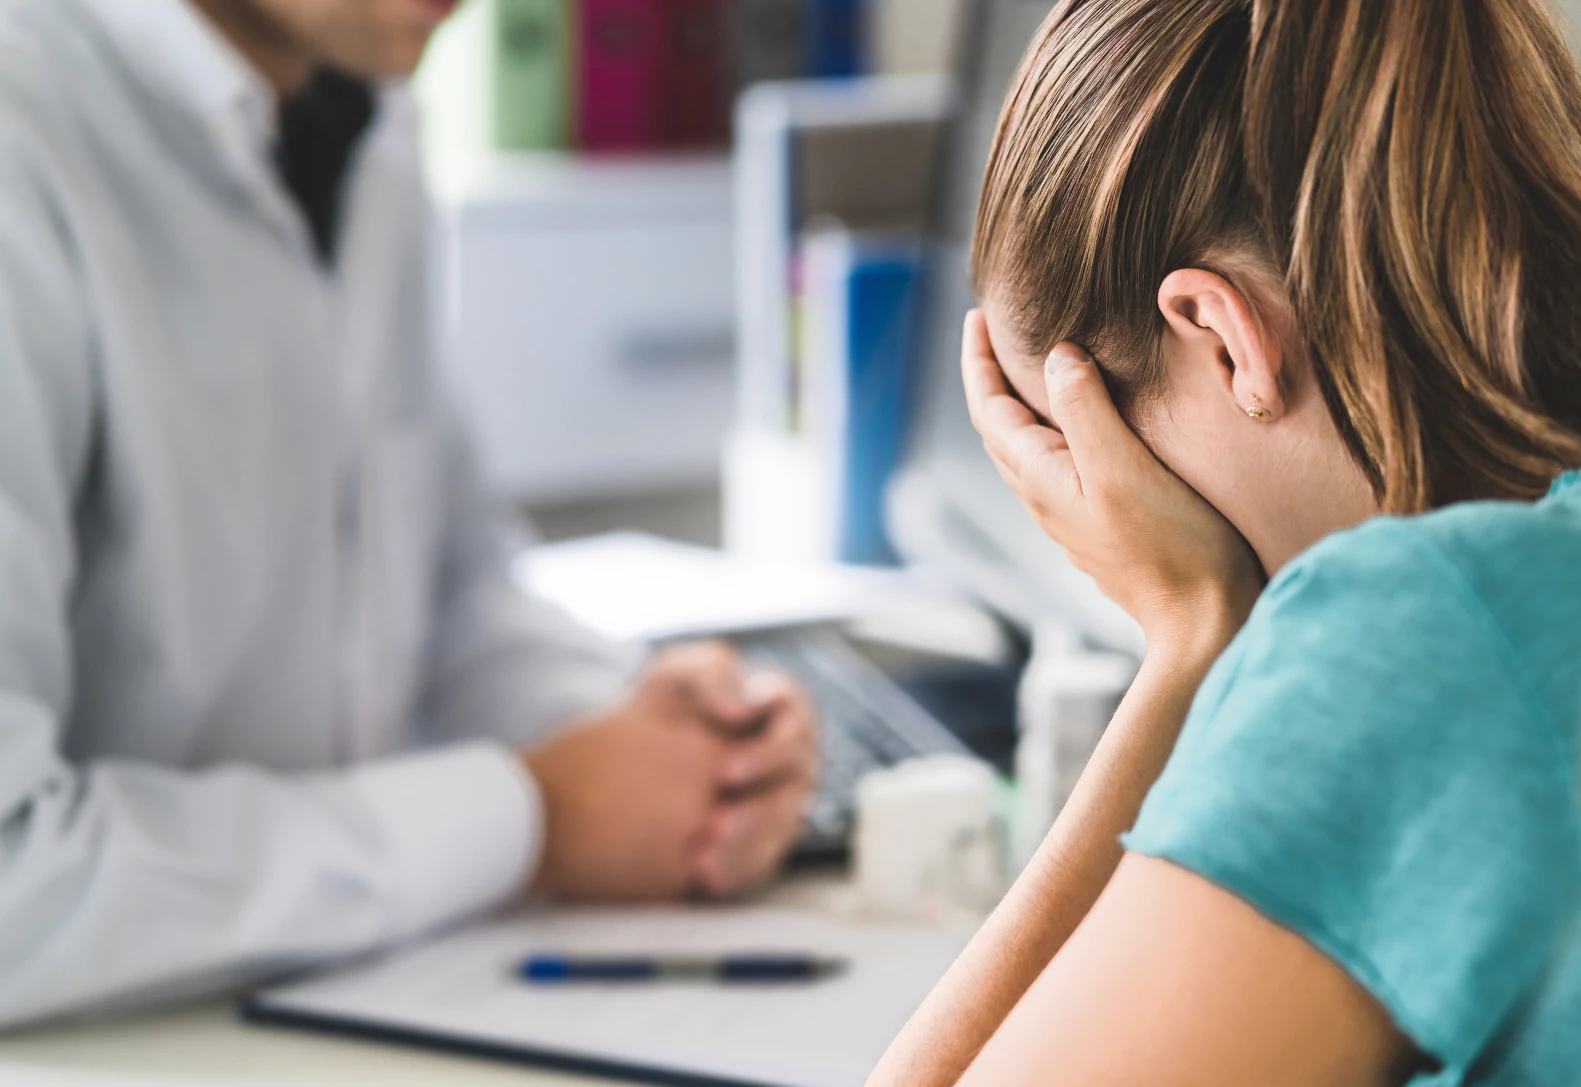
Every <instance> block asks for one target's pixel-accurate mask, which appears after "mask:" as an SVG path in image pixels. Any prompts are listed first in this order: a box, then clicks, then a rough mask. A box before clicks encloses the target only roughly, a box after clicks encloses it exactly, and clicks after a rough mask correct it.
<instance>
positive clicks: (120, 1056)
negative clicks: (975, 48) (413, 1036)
mask: <svg viewBox="0 0 1581 1087" xmlns="http://www.w3.org/2000/svg"><path fill="white" fill-rule="evenodd" d="M32 1070H37V1071H38V1072H40V1073H42V1074H41V1075H40V1076H39V1081H40V1083H41V1084H45V1085H50V1087H53V1084H54V1083H55V1082H57V1080H56V1076H58V1077H59V1080H58V1082H59V1083H60V1084H61V1085H62V1087H64V1085H65V1083H66V1082H67V1081H68V1077H69V1078H70V1079H71V1080H72V1081H73V1082H75V1081H76V1079H77V1077H81V1080H82V1083H83V1085H84V1087H99V1084H100V1083H103V1084H104V1085H105V1087H110V1085H111V1084H114V1083H115V1082H117V1080H118V1079H120V1078H122V1077H124V1078H125V1079H126V1080H127V1081H128V1082H129V1083H136V1084H138V1085H139V1087H143V1085H147V1087H153V1085H154V1084H156V1083H157V1084H164V1085H167V1087H285V1085H287V1084H289V1085H292V1087H296V1085H302V1087H330V1085H331V1084H334V1085H337V1087H338V1085H342V1084H381V1085H382V1084H389V1085H391V1087H405V1085H408V1084H424V1085H425V1087H426V1085H430V1084H444V1085H445V1087H503V1085H505V1084H512V1085H514V1087H610V1085H612V1084H614V1083H616V1082H617V1081H614V1080H605V1079H589V1078H587V1077H585V1076H579V1077H572V1076H566V1075H561V1074H557V1073H553V1072H543V1071H539V1070H536V1069H530V1068H517V1067H513V1066H511V1065H507V1064H495V1063H491V1062H488V1061H477V1060H468V1059H465V1058H461V1057H446V1056H443V1055H440V1054H434V1053H428V1052H425V1051H421V1050H415V1049H403V1048H400V1047H397V1046H383V1045H376V1044H373V1043H370V1042H358V1041H352V1040H349V1039H341V1038H333V1037H327V1036H319V1035H314V1034H304V1033H299V1032H296V1031H287V1030H276V1029H272V1028H268V1027H255V1026H249V1025H247V1024H245V1023H242V1022H241V1021H240V1020H239V1019H238V1018H237V1016H236V1010H235V1004H234V1003H233V1002H230V1001H225V1002H218V1003H210V1004H202V1005H197V1006H194V1007H189V1008H184V1009H180V1010H177V1011H171V1012H163V1013H159V1014H156V1015H148V1016H138V1017H133V1018H129V1019H119V1020H115V1021H113V1022H109V1023H104V1024H98V1025H94V1026H85V1027H63V1028H57V1029H53V1030H45V1031H37V1032H34V1033H30V1034H24V1035H19V1036H16V1037H12V1038H5V1039H0V1083H4V1084H10V1083H13V1082H15V1083H19V1084H20V1083H25V1082H28V1081H27V1080H26V1079H25V1078H23V1077H24V1076H25V1075H26V1072H27V1071H32ZM51 1073H53V1074H54V1075H50V1074H51Z"/></svg>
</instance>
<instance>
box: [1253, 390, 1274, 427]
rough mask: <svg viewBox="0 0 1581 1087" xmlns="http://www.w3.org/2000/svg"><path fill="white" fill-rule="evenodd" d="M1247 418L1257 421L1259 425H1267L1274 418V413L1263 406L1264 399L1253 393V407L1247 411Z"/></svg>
mask: <svg viewBox="0 0 1581 1087" xmlns="http://www.w3.org/2000/svg"><path fill="white" fill-rule="evenodd" d="M1246 417H1247V418H1248V419H1255V420H1256V421H1257V422H1259V423H1266V422H1267V421H1268V420H1270V419H1272V418H1273V417H1274V413H1273V412H1271V411H1269V410H1268V408H1267V407H1266V406H1265V405H1264V404H1263V398H1262V397H1260V396H1258V395H1257V394H1256V393H1253V394H1252V404H1251V407H1249V408H1247V409H1246Z"/></svg>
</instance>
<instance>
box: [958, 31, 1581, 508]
mask: <svg viewBox="0 0 1581 1087" xmlns="http://www.w3.org/2000/svg"><path fill="white" fill-rule="evenodd" d="M973 264H974V269H973V274H974V279H975V281H976V286H977V290H978V293H979V295H980V296H983V297H987V296H989V295H992V296H993V297H994V298H995V299H996V300H998V301H999V302H1000V303H1001V304H1002V305H1004V306H1005V307H1006V309H1007V312H1008V314H1009V319H1010V321H1011V322H1012V325H1013V327H1014V330H1015V332H1016V333H1017V334H1018V335H1019V336H1020V337H1021V338H1022V340H1023V341H1024V346H1025V347H1027V348H1028V349H1029V350H1030V351H1032V352H1034V353H1037V354H1043V353H1046V352H1047V351H1049V350H1051V349H1052V348H1053V346H1054V345H1055V344H1056V343H1058V342H1059V341H1061V340H1075V341H1077V342H1080V343H1083V344H1084V345H1086V346H1087V347H1088V349H1089V350H1091V351H1092V352H1093V354H1094V356H1095V357H1096V358H1097V359H1098V361H1099V364H1100V365H1101V366H1102V367H1103V369H1104V371H1105V374H1106V376H1107V377H1108V378H1109V380H1110V383H1111V385H1112V386H1113V387H1114V389H1115V391H1116V394H1117V396H1118V397H1119V398H1120V399H1121V401H1122V403H1124V402H1126V401H1130V400H1134V399H1135V398H1138V397H1147V396H1149V395H1151V394H1153V393H1155V392H1156V391H1157V390H1158V388H1159V386H1160V384H1161V382H1162V375H1161V372H1160V371H1161V363H1160V359H1159V344H1160V341H1161V336H1162V332H1163V329H1164V323H1163V318H1162V315H1161V314H1160V313H1159V312H1158V308H1157V290H1158V286H1159V284H1160V283H1161V282H1162V281H1163V279H1164V278H1165V277H1166V276H1167V275H1168V274H1169V273H1170V272H1171V271H1173V270H1175V269H1177V268H1186V267H1199V268H1207V269H1210V270H1212V271H1216V272H1218V273H1220V274H1221V275H1224V276H1225V277H1226V278H1228V279H1229V280H1230V281H1231V282H1234V283H1237V285H1239V286H1241V287H1242V289H1243V290H1246V291H1247V292H1248V293H1249V294H1250V295H1252V296H1253V297H1257V296H1258V293H1259V292H1258V286H1259V282H1258V281H1259V280H1262V279H1267V280H1268V281H1269V282H1270V283H1272V284H1274V285H1276V286H1275V288H1274V289H1275V290H1277V289H1278V287H1277V284H1279V283H1281V282H1282V285H1283V293H1284V297H1285V298H1286V299H1287V300H1288V309H1289V313H1290V314H1291V315H1292V316H1293V318H1294V322H1293V323H1294V328H1295V330H1296V335H1297V336H1298V337H1299V340H1300V345H1301V346H1302V347H1304V349H1305V351H1306V354H1307V357H1308V358H1309V359H1310V360H1311V362H1312V365H1313V368H1314V370H1315V371H1316V375H1317V381H1318V383H1319V386H1320V387H1321V389H1322V392H1323V396H1324V398H1325V400H1326V402H1327V404H1328V408H1329V412H1330V414H1331V415H1332V416H1333V418H1334V420H1335V422H1336V424H1337V425H1338V427H1339V430H1340V433H1341V435H1342V436H1343V437H1344V439H1345V441H1346V443H1347V444H1348V445H1349V447H1350V449H1351V452H1352V454H1353V455H1354V456H1355V458H1356V460H1357V462H1358V463H1359V464H1360V465H1361V467H1362V469H1363V471H1364V472H1366V474H1367V476H1368V478H1369V479H1370V480H1371V482H1372V484H1373V487H1374V489H1375V491H1376V493H1377V495H1378V498H1379V501H1380V503H1381V504H1382V506H1383V508H1384V509H1386V510H1389V511H1392V512H1414V511H1420V510H1425V509H1430V508H1433V507H1436V506H1441V505H1444V504H1447V503H1449V502H1454V501H1459V500H1462V499H1468V498H1487V497H1500V498H1532V497H1537V496H1540V495H1541V494H1543V493H1544V492H1545V491H1546V490H1547V489H1548V486H1549V484H1550V482H1551V481H1552V479H1553V478H1554V477H1555V476H1556V475H1558V474H1559V473H1560V472H1561V471H1563V470H1565V469H1567V468H1573V467H1576V466H1577V465H1581V75H1578V72H1577V69H1576V66H1575V62H1574V60H1573V59H1572V57H1571V54H1570V52H1569V50H1568V48H1567V46H1566V42H1565V38H1564V35H1563V32H1562V31H1561V30H1560V24H1559V21H1558V16H1557V15H1556V14H1555V13H1554V11H1553V10H1552V9H1551V7H1549V6H1548V4H1547V3H1546V2H1545V0H1063V2H1061V3H1059V4H1058V5H1057V6H1056V7H1055V8H1054V10H1053V11H1052V12H1051V13H1050V15H1049V17H1048V19H1047V20H1046V21H1045V22H1044V24H1043V27H1042V29H1041V30H1040V31H1039V33H1038V36H1037V38H1036V40H1035V41H1034V43H1033V45H1032V47H1031V50H1030V52H1029V53H1028V55H1027V58H1026V59H1025V61H1024V62H1023V64H1022V67H1021V71H1020V73H1019V75H1018V76H1017V78H1016V81H1015V84H1014V86H1013V88H1012V90H1011V92H1010V96H1009V99H1008V101H1007V103H1006V105H1005V110H1004V114H1003V116H1002V118H1001V120H1000V124H999V131H998V135H997V138H996V139H995V142H994V148H993V153H992V155H991V157H990V159H989V163H988V170H987V175H986V178H985V180H984V187H983V199H982V204H981V207H980V210H979V214H978V225H977V239H976V246H975V253H974V260H973Z"/></svg>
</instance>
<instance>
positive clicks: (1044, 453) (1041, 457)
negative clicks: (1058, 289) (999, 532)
mask: <svg viewBox="0 0 1581 1087" xmlns="http://www.w3.org/2000/svg"><path fill="white" fill-rule="evenodd" d="M961 373H962V378H963V380H964V381H965V384H966V402H967V406H968V408H969V409H970V411H971V416H972V425H973V426H975V427H976V428H977V433H978V434H980V435H981V436H982V439H983V448H984V449H986V450H987V451H988V456H989V457H990V458H991V459H992V460H993V462H994V466H995V467H996V468H998V469H999V474H1000V475H1001V476H1003V477H1004V479H1005V481H1006V482H1007V483H1009V484H1010V487H1011V489H1012V490H1014V491H1015V492H1016V494H1017V495H1018V496H1019V497H1020V498H1021V499H1022V501H1023V502H1026V503H1027V504H1028V505H1031V506H1033V507H1034V508H1036V509H1037V510H1038V512H1039V514H1040V515H1042V516H1047V517H1053V518H1056V519H1058V518H1059V517H1060V516H1061V515H1062V514H1063V512H1064V511H1063V509H1062V508H1061V507H1063V506H1064V505H1065V504H1067V503H1069V502H1070V501H1073V500H1075V499H1079V498H1080V496H1081V481H1080V480H1079V479H1078V478H1077V475H1076V469H1075V465H1074V462H1073V461H1072V460H1071V455H1070V449H1069V446H1068V445H1067V444H1066V440H1065V436H1064V435H1062V434H1061V433H1060V432H1059V431H1057V430H1053V429H1051V428H1050V427H1048V426H1045V425H1044V424H1043V423H1042V421H1041V420H1039V419H1038V417H1037V416H1036V415H1034V414H1033V412H1032V411H1031V409H1029V408H1028V407H1027V406H1026V405H1025V404H1023V403H1022V402H1021V400H1020V399H1019V398H1018V397H1017V396H1016V395H1015V393H1014V392H1012V391H1011V388H1010V383H1009V382H1008V381H1007V380H1006V378H1005V375H1004V371H1003V370H1002V369H1000V366H999V360H998V359H997V358H996V357H995V356H994V353H993V346H992V344H990V343H989V341H988V326H987V322H986V321H985V320H984V319H983V315H982V313H981V311H979V310H973V311H972V312H971V313H970V314H968V315H967V318H966V329H965V333H964V336H963V338H962V351H961Z"/></svg>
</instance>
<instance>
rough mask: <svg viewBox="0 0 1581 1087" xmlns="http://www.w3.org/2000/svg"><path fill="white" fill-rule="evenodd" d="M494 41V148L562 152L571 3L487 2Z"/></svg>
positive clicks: (542, 0)
mask: <svg viewBox="0 0 1581 1087" xmlns="http://www.w3.org/2000/svg"><path fill="white" fill-rule="evenodd" d="M490 2H491V3H492V6H493V11H492V13H491V14H492V15H493V21H492V27H491V30H492V31H493V33H492V34H491V35H490V36H491V37H492V38H493V42H494V65H493V67H494V87H493V94H494V103H493V106H494V109H493V113H494V134H493V135H494V145H495V146H496V147H499V148H502V149H504V150H509V151H538V150H555V149H559V148H563V147H565V146H566V145H567V143H568V142H569V132H570V118H571V101H570V98H571V72H570V65H571V42H570V35H571V17H570V16H571V13H570V6H571V4H572V2H573V0H490Z"/></svg>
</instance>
